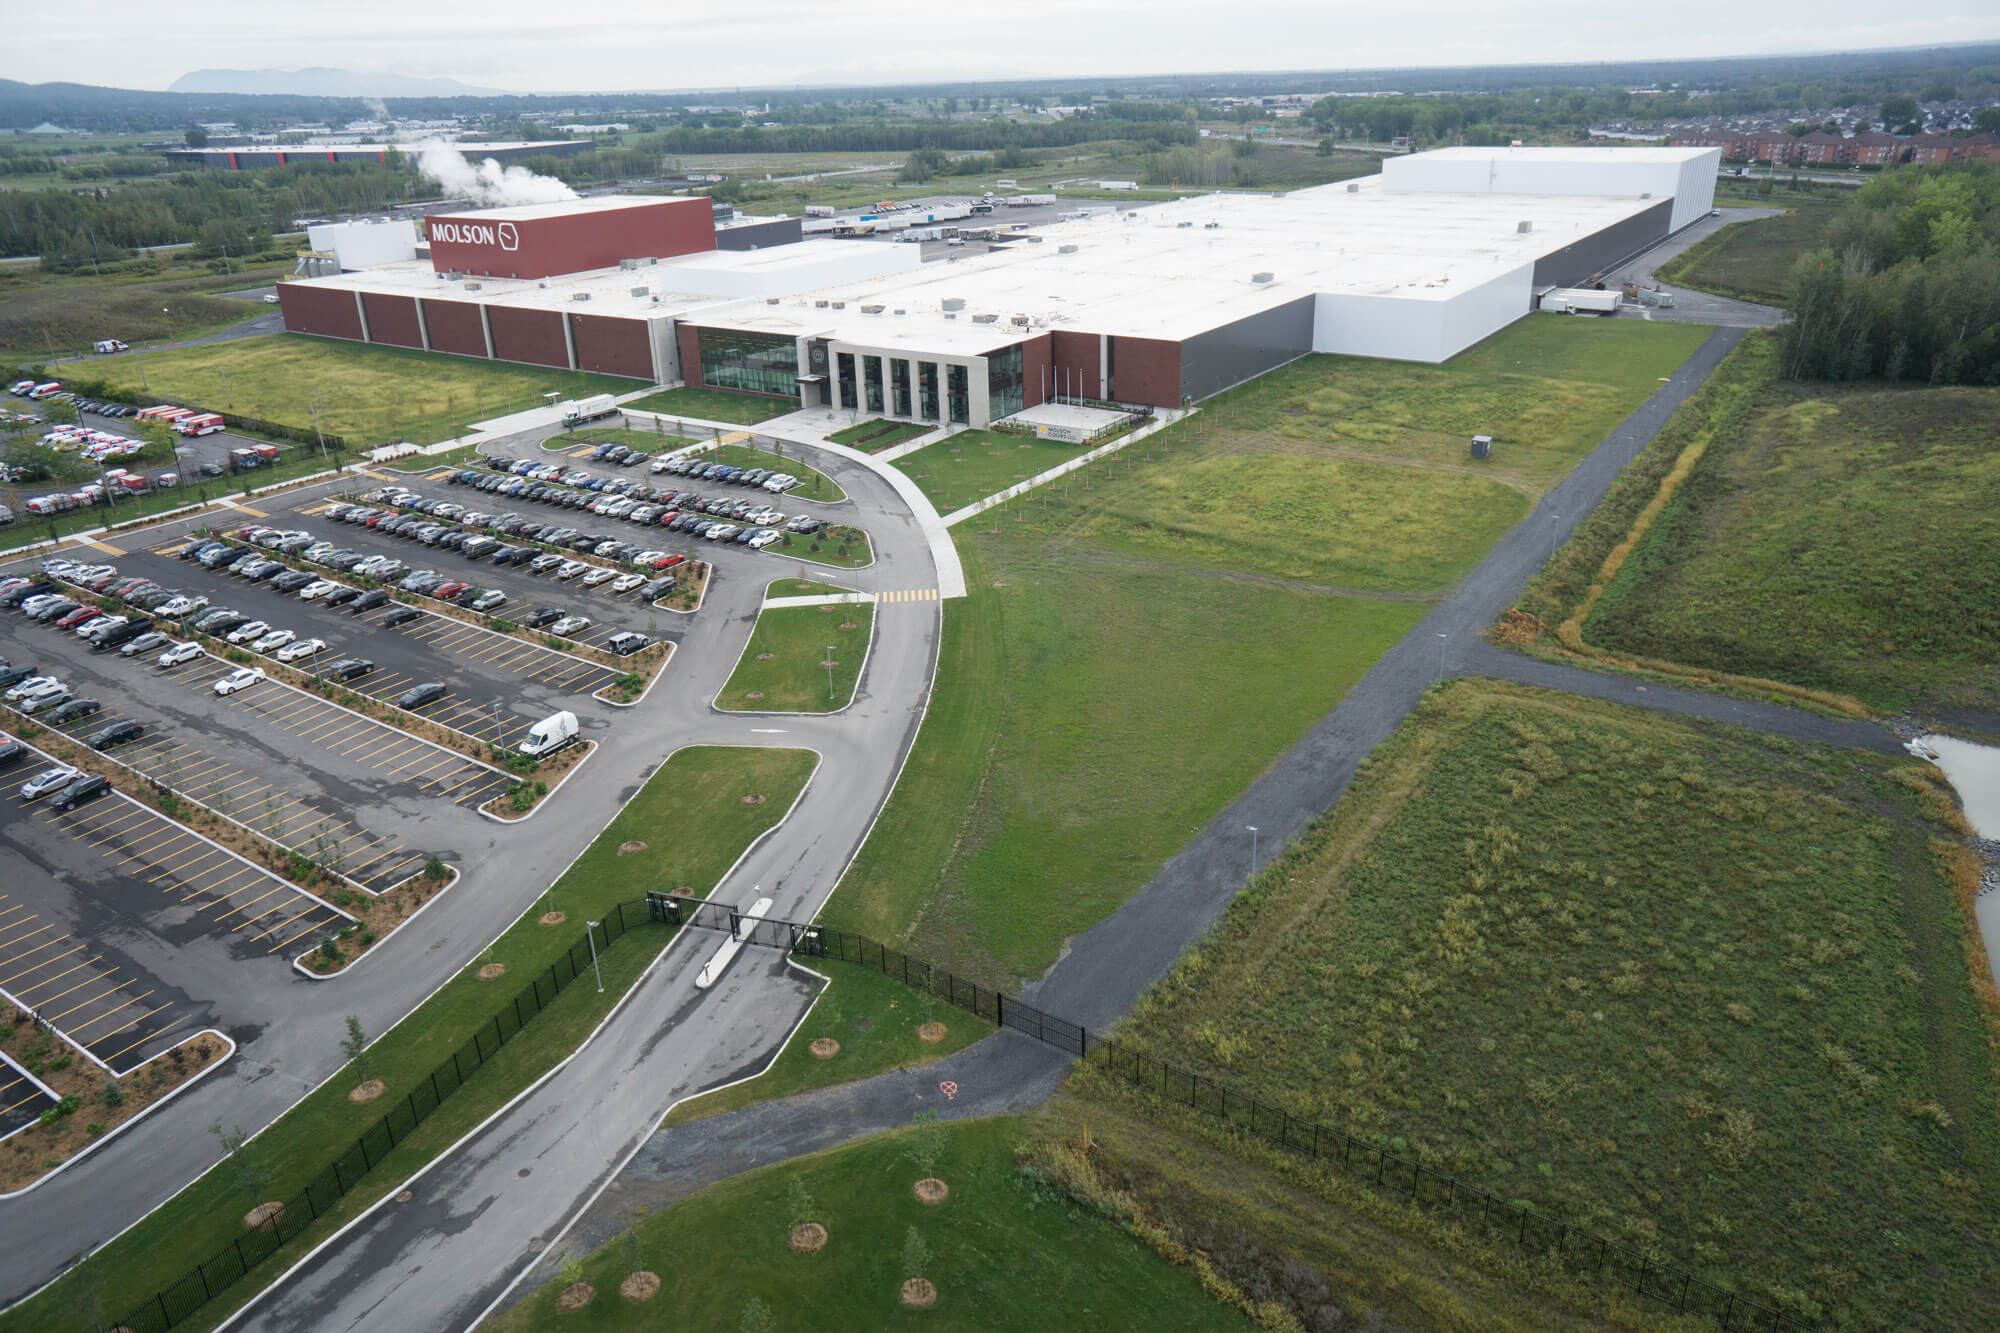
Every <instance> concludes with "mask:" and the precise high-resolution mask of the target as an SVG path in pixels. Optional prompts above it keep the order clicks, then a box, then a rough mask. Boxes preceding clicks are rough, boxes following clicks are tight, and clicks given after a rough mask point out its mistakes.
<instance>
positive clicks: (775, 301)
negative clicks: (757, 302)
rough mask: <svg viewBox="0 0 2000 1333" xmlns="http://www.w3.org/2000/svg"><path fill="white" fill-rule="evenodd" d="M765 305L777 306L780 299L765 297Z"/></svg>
mask: <svg viewBox="0 0 2000 1333" xmlns="http://www.w3.org/2000/svg"><path fill="white" fill-rule="evenodd" d="M764 304H765V305H776V304H778V298H777V297H775V296H767V297H765V298H764Z"/></svg>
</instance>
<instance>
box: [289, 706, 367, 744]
mask: <svg viewBox="0 0 2000 1333" xmlns="http://www.w3.org/2000/svg"><path fill="white" fill-rule="evenodd" d="M366 722H367V719H366V718H359V717H354V716H352V715H350V714H347V713H335V714H334V715H333V716H332V717H330V718H327V719H326V720H325V721H323V722H321V723H320V724H319V725H318V726H316V727H313V728H312V729H311V730H309V731H301V732H299V733H298V737H299V739H300V740H305V741H314V742H316V743H318V744H320V745H322V746H324V745H328V744H329V743H330V742H332V741H333V740H335V739H336V738H338V737H339V736H341V735H343V734H345V733H346V732H350V731H352V730H354V729H355V728H356V727H358V726H362V725H364V724H365V723H366Z"/></svg>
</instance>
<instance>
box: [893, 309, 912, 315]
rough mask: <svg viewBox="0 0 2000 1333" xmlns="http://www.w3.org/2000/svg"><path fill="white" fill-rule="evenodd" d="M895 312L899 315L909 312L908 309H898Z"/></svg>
mask: <svg viewBox="0 0 2000 1333" xmlns="http://www.w3.org/2000/svg"><path fill="white" fill-rule="evenodd" d="M896 313H897V314H899V315H905V314H908V313H909V312H908V311H906V310H898V311H897V312H896Z"/></svg>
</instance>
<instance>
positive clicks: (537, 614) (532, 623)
mask: <svg viewBox="0 0 2000 1333" xmlns="http://www.w3.org/2000/svg"><path fill="white" fill-rule="evenodd" d="M568 614H569V612H567V611H562V610H558V609H557V608H555V607H553V606H545V607H542V608H541V609H540V610H537V611H530V612H529V613H528V617H527V619H526V620H525V621H523V622H522V623H524V624H525V625H527V627H528V628H529V629H541V628H542V627H543V626H545V625H553V624H555V623H556V622H557V621H558V620H561V619H562V618H563V617H565V616H567V615H568Z"/></svg>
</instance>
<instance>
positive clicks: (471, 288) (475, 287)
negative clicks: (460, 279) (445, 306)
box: [465, 282, 486, 292]
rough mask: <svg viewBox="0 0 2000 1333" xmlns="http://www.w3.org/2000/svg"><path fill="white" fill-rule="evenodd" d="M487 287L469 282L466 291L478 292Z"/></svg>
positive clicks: (483, 284)
mask: <svg viewBox="0 0 2000 1333" xmlns="http://www.w3.org/2000/svg"><path fill="white" fill-rule="evenodd" d="M485 285H486V284H485V283H483V282H468V283H466V284H465V290H466V291H468V292H476V291H478V290H479V289H480V288H481V287H484V286H485Z"/></svg>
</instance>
